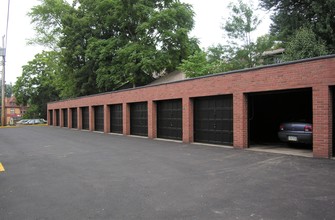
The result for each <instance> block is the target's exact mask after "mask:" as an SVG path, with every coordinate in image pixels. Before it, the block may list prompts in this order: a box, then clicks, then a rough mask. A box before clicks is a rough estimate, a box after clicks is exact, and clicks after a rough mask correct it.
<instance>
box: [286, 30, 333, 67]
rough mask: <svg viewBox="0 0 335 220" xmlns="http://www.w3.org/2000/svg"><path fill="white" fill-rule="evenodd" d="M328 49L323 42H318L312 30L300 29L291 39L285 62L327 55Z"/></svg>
mask: <svg viewBox="0 0 335 220" xmlns="http://www.w3.org/2000/svg"><path fill="white" fill-rule="evenodd" d="M326 54H327V49H326V45H325V43H324V42H323V41H321V40H318V39H317V36H316V35H315V34H314V32H313V30H312V29H310V28H300V29H299V30H298V31H296V33H295V35H294V36H292V37H291V39H289V41H288V43H287V45H286V49H285V55H284V57H283V60H285V61H291V60H299V59H304V58H311V57H317V56H321V55H326Z"/></svg>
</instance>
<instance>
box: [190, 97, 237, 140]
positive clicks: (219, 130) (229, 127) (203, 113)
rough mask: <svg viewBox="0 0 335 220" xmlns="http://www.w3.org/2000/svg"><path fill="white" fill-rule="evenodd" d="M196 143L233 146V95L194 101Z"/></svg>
mask: <svg viewBox="0 0 335 220" xmlns="http://www.w3.org/2000/svg"><path fill="white" fill-rule="evenodd" d="M194 141H196V142H203V143H212V144H225V145H232V144H233V98H232V95H224V96H211V97H202V98H196V99H194Z"/></svg>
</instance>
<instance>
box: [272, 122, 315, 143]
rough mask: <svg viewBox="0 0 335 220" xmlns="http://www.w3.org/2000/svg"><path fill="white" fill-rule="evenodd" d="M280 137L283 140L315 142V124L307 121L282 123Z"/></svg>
mask: <svg viewBox="0 0 335 220" xmlns="http://www.w3.org/2000/svg"><path fill="white" fill-rule="evenodd" d="M278 137H279V139H280V140H281V141H283V142H288V143H299V144H308V145H310V144H312V143H313V126H312V124H311V123H307V122H287V123H282V124H280V126H279V132H278Z"/></svg>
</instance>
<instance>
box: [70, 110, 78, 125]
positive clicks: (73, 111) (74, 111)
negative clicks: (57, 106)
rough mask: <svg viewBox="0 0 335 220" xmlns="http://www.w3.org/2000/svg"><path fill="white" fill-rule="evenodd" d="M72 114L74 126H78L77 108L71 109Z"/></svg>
mask: <svg viewBox="0 0 335 220" xmlns="http://www.w3.org/2000/svg"><path fill="white" fill-rule="evenodd" d="M71 114H72V128H78V112H77V108H72V109H71Z"/></svg>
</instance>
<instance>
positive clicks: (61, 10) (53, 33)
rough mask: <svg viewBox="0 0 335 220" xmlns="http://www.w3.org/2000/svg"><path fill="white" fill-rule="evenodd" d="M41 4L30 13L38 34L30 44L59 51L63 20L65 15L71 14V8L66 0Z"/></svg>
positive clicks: (51, 0) (52, 0)
mask: <svg viewBox="0 0 335 220" xmlns="http://www.w3.org/2000/svg"><path fill="white" fill-rule="evenodd" d="M40 2H41V4H40V5H36V6H34V7H33V8H32V9H31V11H30V12H29V13H28V16H30V18H31V23H32V24H33V25H34V30H35V33H36V36H35V37H34V38H33V39H30V40H29V42H28V43H29V44H37V45H42V46H44V47H47V48H50V49H51V50H59V48H58V42H59V39H60V37H61V36H62V30H63V21H62V20H63V19H64V15H66V14H68V13H69V12H70V10H71V6H70V5H69V3H68V2H67V1H66V0H40Z"/></svg>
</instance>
